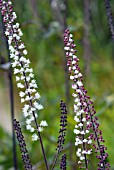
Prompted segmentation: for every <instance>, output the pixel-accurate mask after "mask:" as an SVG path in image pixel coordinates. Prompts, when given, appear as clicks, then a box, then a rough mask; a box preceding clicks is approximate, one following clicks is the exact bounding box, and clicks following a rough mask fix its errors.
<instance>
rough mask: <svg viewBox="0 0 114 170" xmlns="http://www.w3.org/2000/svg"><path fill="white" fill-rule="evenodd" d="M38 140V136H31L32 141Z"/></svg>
mask: <svg viewBox="0 0 114 170" xmlns="http://www.w3.org/2000/svg"><path fill="white" fill-rule="evenodd" d="M38 139H39V138H38V135H37V134H36V133H34V134H33V135H32V140H33V141H36V140H38Z"/></svg>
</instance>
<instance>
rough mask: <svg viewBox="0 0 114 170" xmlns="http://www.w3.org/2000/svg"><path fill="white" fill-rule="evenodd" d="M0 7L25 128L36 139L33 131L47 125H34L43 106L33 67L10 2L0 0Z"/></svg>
mask: <svg viewBox="0 0 114 170" xmlns="http://www.w3.org/2000/svg"><path fill="white" fill-rule="evenodd" d="M0 8H1V13H2V16H3V22H4V23H5V27H6V31H5V35H6V36H7V38H8V44H9V51H10V58H11V59H12V63H11V64H12V67H13V71H14V74H15V76H16V81H17V87H18V88H19V89H20V92H19V96H20V98H21V103H24V107H23V114H24V117H25V118H26V128H27V130H29V131H30V132H33V133H34V134H33V136H32V140H37V139H38V135H37V133H36V132H35V131H39V132H41V131H42V130H43V127H45V126H47V123H46V121H41V123H40V124H39V125H38V126H37V127H35V125H36V124H37V123H36V122H37V121H36V119H37V117H38V114H37V111H38V110H41V109H43V106H42V105H41V104H40V103H39V102H38V100H39V99H40V94H39V93H38V92H37V88H38V86H37V84H36V80H35V79H34V73H33V69H32V68H30V60H29V59H27V58H26V57H25V56H26V55H27V50H26V49H25V45H24V43H23V42H22V40H21V36H22V35H23V33H22V31H21V29H20V27H19V23H17V22H16V18H17V16H16V13H15V12H14V11H13V9H12V2H11V1H10V0H8V2H6V1H3V0H0ZM34 122H35V123H34Z"/></svg>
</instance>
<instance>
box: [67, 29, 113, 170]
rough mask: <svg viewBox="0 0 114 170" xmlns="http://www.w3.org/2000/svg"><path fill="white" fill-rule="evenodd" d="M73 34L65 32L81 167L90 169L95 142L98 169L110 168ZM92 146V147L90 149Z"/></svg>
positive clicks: (75, 130)
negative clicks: (90, 159)
mask: <svg viewBox="0 0 114 170" xmlns="http://www.w3.org/2000/svg"><path fill="white" fill-rule="evenodd" d="M72 38H73V35H72V34H70V32H69V30H66V31H65V33H64V43H65V47H64V50H65V52H66V57H67V66H68V70H69V73H70V79H71V80H72V81H73V83H72V89H73V90H74V93H73V94H72V96H73V97H74V112H75V114H76V115H75V116H74V120H75V121H76V126H75V129H74V133H75V134H76V139H75V140H76V142H75V145H76V146H77V152H76V154H77V156H78V157H79V159H80V160H79V162H78V163H79V164H80V166H81V168H85V169H86V170H88V163H89V160H88V158H87V157H88V155H90V154H91V153H92V147H91V146H89V145H91V144H93V146H94V148H95V152H96V153H97V155H96V158H98V159H99V162H98V170H106V169H107V170H108V169H109V167H110V165H109V163H107V161H106V159H107V157H108V154H107V153H106V152H105V151H106V149H107V148H106V147H105V146H104V144H103V143H104V142H105V141H104V139H103V137H102V132H101V130H99V123H98V117H97V116H95V113H96V111H95V109H94V106H93V102H92V101H91V100H90V97H89V96H88V95H87V91H86V90H85V88H84V85H83V78H82V74H81V72H80V71H81V69H80V68H79V65H78V62H79V59H78V57H77V56H76V55H75V53H76V52H77V51H76V50H75V49H74V48H75V47H76V45H75V44H74V41H73V39H72ZM88 148H90V149H88Z"/></svg>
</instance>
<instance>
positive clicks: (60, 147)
mask: <svg viewBox="0 0 114 170" xmlns="http://www.w3.org/2000/svg"><path fill="white" fill-rule="evenodd" d="M60 109H61V116H60V130H59V134H60V135H59V136H58V141H57V143H58V145H57V148H56V150H57V153H56V155H55V159H54V163H53V166H52V170H54V167H55V165H56V163H57V159H58V156H59V154H60V153H61V151H62V150H63V144H64V142H65V135H66V125H67V110H66V105H65V103H64V102H63V101H61V103H60Z"/></svg>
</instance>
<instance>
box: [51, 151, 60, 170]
mask: <svg viewBox="0 0 114 170" xmlns="http://www.w3.org/2000/svg"><path fill="white" fill-rule="evenodd" d="M58 155H59V152H57V153H56V155H55V159H54V163H53V166H52V170H54V167H55V165H56V162H57V159H58Z"/></svg>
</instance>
